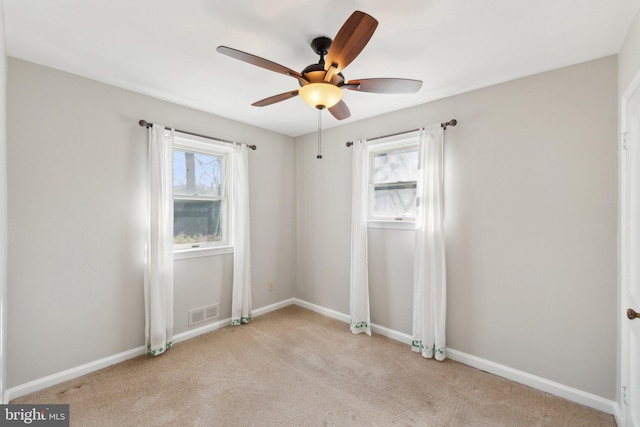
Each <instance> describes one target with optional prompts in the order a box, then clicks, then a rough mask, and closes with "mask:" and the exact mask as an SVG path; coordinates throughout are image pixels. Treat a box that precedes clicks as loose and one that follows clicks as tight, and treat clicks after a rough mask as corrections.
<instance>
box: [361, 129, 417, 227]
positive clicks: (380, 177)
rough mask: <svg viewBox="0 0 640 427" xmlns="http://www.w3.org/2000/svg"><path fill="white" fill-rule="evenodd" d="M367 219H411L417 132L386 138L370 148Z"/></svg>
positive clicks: (414, 187) (414, 211)
mask: <svg viewBox="0 0 640 427" xmlns="http://www.w3.org/2000/svg"><path fill="white" fill-rule="evenodd" d="M369 162H370V163H369V165H370V167H369V178H370V179H369V188H370V190H369V219H370V220H374V221H375V220H383V221H404V220H411V221H412V220H414V219H415V216H416V180H417V176H418V135H417V133H411V134H404V135H401V136H399V137H394V138H393V139H385V140H384V141H381V142H380V143H377V144H375V145H372V146H370V148H369Z"/></svg>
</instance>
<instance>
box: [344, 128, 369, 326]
mask: <svg viewBox="0 0 640 427" xmlns="http://www.w3.org/2000/svg"><path fill="white" fill-rule="evenodd" d="M352 170H353V180H352V190H351V194H352V196H351V197H352V205H351V274H350V279H349V281H350V303H349V306H350V307H349V311H350V316H351V332H353V333H354V334H360V333H362V332H364V333H366V334H367V335H371V320H370V315H369V273H368V265H369V264H368V259H367V216H368V210H369V159H368V155H367V141H366V140H363V141H357V142H355V143H354V144H353V169H352Z"/></svg>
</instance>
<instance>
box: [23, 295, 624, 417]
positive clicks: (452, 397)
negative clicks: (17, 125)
mask: <svg viewBox="0 0 640 427" xmlns="http://www.w3.org/2000/svg"><path fill="white" fill-rule="evenodd" d="M12 403H47V404H53V403H69V404H70V419H71V425H72V426H509V427H511V426H615V421H614V419H613V417H612V416H611V415H608V414H605V413H602V412H599V411H596V410H594V409H591V408H587V407H585V406H581V405H578V404H575V403H572V402H569V401H567V400H564V399H560V398H557V397H553V396H551V395H549V394H546V393H543V392H540V391H537V390H534V389H532V388H529V387H526V386H523V385H520V384H517V383H514V382H511V381H508V380H505V379H503V378H500V377H497V376H495V375H491V374H488V373H486V372H482V371H480V370H477V369H474V368H470V367H468V366H465V365H462V364H460V363H456V362H452V361H450V360H447V361H445V362H437V361H434V360H427V359H424V358H422V357H421V356H420V355H419V354H417V353H414V352H412V351H410V349H409V347H408V346H407V345H404V344H400V343H398V342H395V341H392V340H389V339H386V338H384V337H381V336H379V335H375V334H374V336H373V337H368V336H365V335H352V334H351V332H350V331H349V328H348V325H346V324H344V323H342V322H339V321H337V320H334V319H331V318H328V317H325V316H322V315H319V314H317V313H314V312H311V311H309V310H305V309H303V308H300V307H297V306H289V307H286V308H284V309H281V310H278V311H275V312H272V313H269V314H266V315H263V316H260V317H257V318H255V319H254V320H253V321H252V322H251V323H250V324H248V325H242V326H234V327H226V328H223V329H220V330H217V331H214V332H211V333H208V334H205V335H201V336H199V337H196V338H193V339H191V340H188V341H185V342H182V343H179V344H176V345H175V346H174V347H173V348H172V349H171V350H169V351H168V352H167V353H165V354H163V355H161V356H159V357H155V358H151V357H144V356H143V357H138V358H135V359H132V360H129V361H126V362H124V363H121V364H118V365H115V366H112V367H109V368H106V369H103V370H101V371H98V372H95V373H92V374H89V375H86V376H84V377H81V378H77V379H75V380H72V381H69V382H66V383H64V384H59V385H57V386H54V387H51V388H49V389H47V390H43V391H40V392H37V393H33V394H31V395H28V396H24V397H22V398H19V399H16V400H14V401H13V402H12Z"/></svg>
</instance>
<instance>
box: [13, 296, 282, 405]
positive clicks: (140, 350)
mask: <svg viewBox="0 0 640 427" xmlns="http://www.w3.org/2000/svg"><path fill="white" fill-rule="evenodd" d="M291 304H293V298H290V299H288V300H284V301H280V302H277V303H275V304H271V305H268V306H266V307H261V308H258V309H255V310H253V312H252V316H253V317H258V316H261V315H263V314H266V313H269V312H271V311H275V310H278V309H280V308H283V307H286V306H288V305H291ZM230 324H231V318H228V319H224V320H219V321H217V322H214V323H209V324H207V325H204V326H200V327H198V328H194V329H191V330H188V331H185V332H182V333H179V334H177V335H174V336H173V343H174V344H175V343H179V342H181V341H185V340H188V339H190V338H194V337H196V336H198V335H202V334H206V333H207V332H211V331H215V330H216V329H220V328H223V327H225V326H228V325H230ZM144 350H145V347H144V346H140V347H136V348H134V349H131V350H127V351H124V352H122V353H118V354H115V355H113V356H108V357H105V358H102V359H99V360H95V361H93V362H89V363H85V364H84V365H81V366H77V367H75V368H71V369H66V370H64V371H61V372H57V373H55V374H51V375H47V376H46V377H42V378H38V379H35V380H33V381H29V382H27V383H24V384H20V385H18V386H15V387H11V388H9V389H7V390H6V391H5V393H4V398H3V402H2V403H4V404H7V403H9V402H10V401H11V400H12V399H17V398H18V397H22V396H26V395H27V394H30V393H34V392H36V391H40V390H44V389H45V388H48V387H51V386H54V385H56V384H60V383H63V382H65V381H70V380H72V379H75V378H78V377H81V376H83V375H87V374H90V373H91V372H95V371H97V370H100V369H103V368H106V367H109V366H111V365H115V364H116V363H120V362H124V361H125V360H129V359H133V358H134V357H138V356H141V355H143V354H144Z"/></svg>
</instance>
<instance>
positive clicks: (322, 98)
mask: <svg viewBox="0 0 640 427" xmlns="http://www.w3.org/2000/svg"><path fill="white" fill-rule="evenodd" d="M298 94H299V95H300V97H301V98H302V100H303V101H304V102H306V103H307V104H309V105H310V106H312V107H315V108H318V109H322V108H331V107H333V106H334V105H336V104H337V103H338V102H340V100H341V99H342V89H340V88H339V87H338V86H336V85H334V84H331V83H327V82H320V83H310V84H308V85H305V86H302V87H301V88H300V90H299V91H298Z"/></svg>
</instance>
